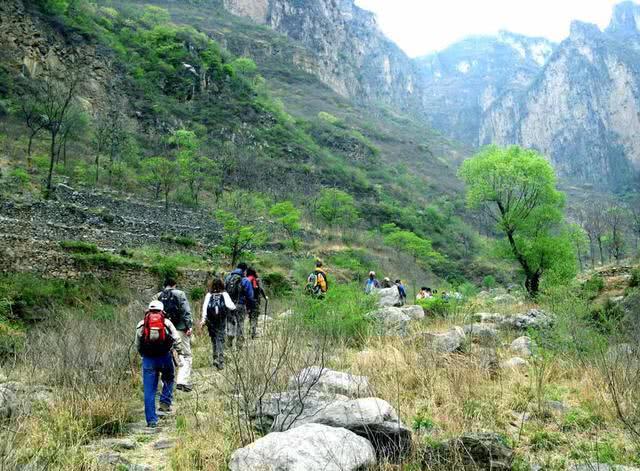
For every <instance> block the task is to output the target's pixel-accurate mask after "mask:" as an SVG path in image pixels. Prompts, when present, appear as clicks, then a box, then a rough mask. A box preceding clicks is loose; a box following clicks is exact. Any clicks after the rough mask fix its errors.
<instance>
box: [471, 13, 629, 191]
mask: <svg viewBox="0 0 640 471" xmlns="http://www.w3.org/2000/svg"><path fill="white" fill-rule="evenodd" d="M639 19H640V7H638V6H636V5H635V4H633V3H631V2H625V3H622V4H620V5H618V6H617V7H616V9H615V11H614V16H613V19H612V21H611V25H610V26H609V28H607V30H606V31H604V32H602V31H600V30H599V29H598V28H597V27H596V26H595V25H590V24H584V23H578V22H575V23H574V24H573V25H572V28H571V35H570V36H569V38H568V39H567V40H565V41H564V42H563V43H562V44H560V46H559V47H558V49H557V50H556V52H555V53H554V54H553V56H552V57H551V59H550V60H549V62H548V64H547V66H546V67H545V68H544V70H543V71H542V72H541V73H540V74H539V76H538V77H537V78H536V80H535V81H534V82H533V83H532V84H531V85H530V86H529V87H528V88H527V89H526V90H525V91H511V92H509V93H507V94H505V95H504V96H503V97H502V98H500V99H499V100H497V101H496V102H495V104H494V105H493V106H492V107H491V109H490V110H488V112H487V113H486V115H485V116H484V117H483V123H482V126H481V129H480V144H489V143H496V144H499V145H507V144H520V145H523V146H527V147H533V148H536V149H538V150H540V151H541V152H542V153H544V154H545V155H548V156H549V157H550V158H551V160H552V161H553V162H554V163H555V165H556V168H557V169H558V170H559V172H560V174H562V175H564V176H568V177H572V178H575V179H577V180H579V181H584V182H589V183H593V184H596V185H597V186H604V187H608V188H613V189H622V188H624V187H626V186H628V185H632V184H633V183H634V180H635V179H636V178H637V177H638V175H639V174H640V47H639V46H640V30H639V29H638V24H639V23H638V20H639Z"/></svg>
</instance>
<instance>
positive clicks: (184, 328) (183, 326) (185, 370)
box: [154, 277, 193, 392]
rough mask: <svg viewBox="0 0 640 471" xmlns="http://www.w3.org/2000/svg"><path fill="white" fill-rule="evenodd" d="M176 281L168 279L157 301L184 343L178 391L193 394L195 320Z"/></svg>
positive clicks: (157, 296) (185, 296)
mask: <svg viewBox="0 0 640 471" xmlns="http://www.w3.org/2000/svg"><path fill="white" fill-rule="evenodd" d="M176 286H177V284H176V281H175V280H174V279H173V278H171V277H167V279H166V280H165V282H164V289H163V290H162V291H160V292H159V293H158V294H156V296H155V298H154V299H157V300H158V301H160V302H161V303H162V304H163V305H164V311H165V314H166V316H167V318H169V320H170V321H171V322H172V323H173V325H174V326H175V328H176V330H177V331H178V335H179V336H180V340H181V341H182V351H183V353H182V355H181V356H180V362H181V363H182V366H181V367H180V369H179V370H178V377H177V381H176V383H177V385H176V389H178V390H180V391H184V392H191V390H192V389H193V388H192V386H191V364H192V360H193V358H192V357H191V334H192V332H193V330H192V328H193V320H192V317H191V306H189V300H188V299H187V295H186V294H185V292H184V291H181V290H179V289H177V288H176Z"/></svg>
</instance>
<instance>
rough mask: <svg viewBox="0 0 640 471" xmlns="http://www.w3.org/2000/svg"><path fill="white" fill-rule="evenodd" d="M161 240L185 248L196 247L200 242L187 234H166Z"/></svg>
mask: <svg viewBox="0 0 640 471" xmlns="http://www.w3.org/2000/svg"><path fill="white" fill-rule="evenodd" d="M160 240H161V241H163V242H168V243H171V244H176V245H180V246H182V247H185V248H191V247H195V246H196V245H197V244H198V243H197V242H196V241H195V240H194V239H192V238H191V237H186V236H171V235H167V234H165V235H163V236H162V237H160Z"/></svg>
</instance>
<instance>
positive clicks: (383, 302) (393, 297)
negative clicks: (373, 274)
mask: <svg viewBox="0 0 640 471" xmlns="http://www.w3.org/2000/svg"><path fill="white" fill-rule="evenodd" d="M376 294H377V295H378V297H379V299H378V305H379V306H380V307H393V306H396V305H398V304H400V293H399V292H398V288H396V287H395V286H394V287H391V288H383V289H381V290H378V291H377V292H376Z"/></svg>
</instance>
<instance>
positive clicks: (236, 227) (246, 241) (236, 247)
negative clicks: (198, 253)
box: [214, 209, 267, 266]
mask: <svg viewBox="0 0 640 471" xmlns="http://www.w3.org/2000/svg"><path fill="white" fill-rule="evenodd" d="M215 215H216V219H217V220H218V221H219V222H220V223H221V224H222V228H223V230H224V236H223V238H222V242H220V244H219V245H218V246H217V247H216V248H215V249H214V251H215V252H216V253H219V254H222V255H225V256H226V257H228V259H229V262H230V264H231V266H235V265H236V263H238V261H239V260H240V259H241V258H243V257H246V256H248V255H250V254H251V253H252V252H253V250H255V249H256V248H259V247H261V246H262V245H263V244H264V243H265V242H266V240H267V235H266V233H265V232H264V231H262V230H259V229H257V228H256V227H255V226H253V225H244V224H242V223H241V222H240V220H239V219H238V218H237V217H236V216H235V215H234V214H233V213H231V212H229V211H225V210H223V209H220V210H218V211H216V213H215Z"/></svg>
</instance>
